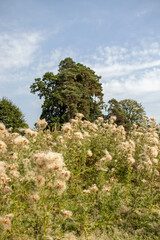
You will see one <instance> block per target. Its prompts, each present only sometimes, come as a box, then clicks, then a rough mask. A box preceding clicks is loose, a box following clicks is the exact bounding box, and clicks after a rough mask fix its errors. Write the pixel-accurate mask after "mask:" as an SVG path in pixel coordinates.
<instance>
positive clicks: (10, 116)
mask: <svg viewBox="0 0 160 240" xmlns="http://www.w3.org/2000/svg"><path fill="white" fill-rule="evenodd" d="M0 122H2V123H4V125H5V126H6V128H12V130H13V131H17V129H18V128H26V127H28V125H27V124H26V123H25V120H24V116H23V114H22V112H21V111H20V109H19V108H18V107H16V106H15V105H14V104H13V103H12V102H11V101H10V100H8V99H6V98H2V100H1V101H0Z"/></svg>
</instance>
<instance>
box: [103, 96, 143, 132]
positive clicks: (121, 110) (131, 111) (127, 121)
mask: <svg viewBox="0 0 160 240" xmlns="http://www.w3.org/2000/svg"><path fill="white" fill-rule="evenodd" d="M108 103H109V108H108V115H107V117H108V118H109V117H111V116H116V117H117V119H116V123H117V125H123V126H124V127H125V129H126V130H130V128H131V127H132V125H133V124H134V123H135V124H139V123H140V122H141V121H142V119H143V117H144V116H145V111H144V108H143V107H142V104H140V103H138V102H137V101H135V100H131V99H124V100H121V101H119V102H118V101H117V100H116V99H114V98H113V99H111V100H110V101H108Z"/></svg>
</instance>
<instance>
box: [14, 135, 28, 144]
mask: <svg viewBox="0 0 160 240" xmlns="http://www.w3.org/2000/svg"><path fill="white" fill-rule="evenodd" d="M28 143H29V140H28V139H27V138H25V137H22V136H18V137H16V138H15V139H14V144H15V145H17V146H22V145H25V144H28Z"/></svg>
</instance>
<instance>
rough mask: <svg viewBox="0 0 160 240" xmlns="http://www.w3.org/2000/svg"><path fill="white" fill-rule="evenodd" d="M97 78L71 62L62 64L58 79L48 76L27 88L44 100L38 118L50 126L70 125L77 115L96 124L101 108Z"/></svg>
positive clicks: (99, 85) (86, 68)
mask: <svg viewBox="0 0 160 240" xmlns="http://www.w3.org/2000/svg"><path fill="white" fill-rule="evenodd" d="M100 78H101V77H100V76H97V75H96V74H95V72H94V71H93V70H91V69H90V68H89V67H86V66H84V65H83V64H80V63H75V62H74V61H73V60H72V59H71V58H66V59H64V60H62V61H61V62H60V64H59V69H58V74H57V75H54V74H53V73H52V72H47V73H45V74H44V76H43V77H42V79H41V78H37V79H35V82H34V83H33V84H32V85H31V86H30V88H31V93H36V92H38V96H39V97H40V98H44V102H43V104H42V114H41V116H40V118H41V119H42V118H45V119H46V121H47V122H48V124H49V125H50V126H51V125H53V124H54V123H58V124H62V123H64V122H66V121H70V119H71V118H73V117H74V116H75V114H76V113H78V112H80V113H83V114H84V116H85V117H86V118H87V119H88V120H90V121H93V120H95V119H96V118H97V117H98V116H101V115H102V112H101V111H102V109H103V106H104V102H103V93H102V86H101V83H100V82H99V80H100Z"/></svg>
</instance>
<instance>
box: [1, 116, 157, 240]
mask: <svg viewBox="0 0 160 240" xmlns="http://www.w3.org/2000/svg"><path fill="white" fill-rule="evenodd" d="M82 117H83V116H82V114H77V116H76V118H75V119H72V120H71V122H70V123H66V124H64V125H63V126H62V129H61V131H54V132H50V131H49V130H44V128H45V127H46V122H45V120H41V121H39V122H38V123H37V129H36V130H34V131H32V130H30V129H26V130H24V135H23V136H22V135H20V134H18V133H11V132H9V131H8V130H7V129H6V128H5V126H4V125H3V124H2V123H0V239H1V240H2V239H12V240H20V239H24V240H27V239H28V240H32V239H44V240H50V239H52V240H59V239H64V240H76V239H83V240H85V239H87V240H89V239H90V240H94V239H100V240H102V239H103V240H105V239H106V240H107V239H117V240H118V239H157V240H158V239H159V236H160V176H159V172H160V163H159V158H160V155H159V149H160V140H159V134H158V130H157V129H158V127H157V125H156V123H155V121H154V119H150V120H148V119H144V121H143V122H142V123H141V125H140V126H137V125H134V126H133V129H132V130H131V132H130V133H126V132H125V130H124V128H123V126H117V125H116V124H115V123H114V120H115V118H114V117H112V118H111V119H110V120H109V121H108V122H107V123H104V120H103V118H98V119H97V121H96V122H95V123H91V122H88V121H85V120H84V121H82Z"/></svg>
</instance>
